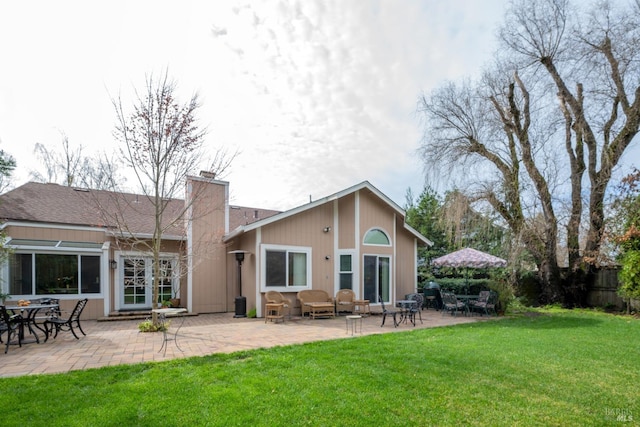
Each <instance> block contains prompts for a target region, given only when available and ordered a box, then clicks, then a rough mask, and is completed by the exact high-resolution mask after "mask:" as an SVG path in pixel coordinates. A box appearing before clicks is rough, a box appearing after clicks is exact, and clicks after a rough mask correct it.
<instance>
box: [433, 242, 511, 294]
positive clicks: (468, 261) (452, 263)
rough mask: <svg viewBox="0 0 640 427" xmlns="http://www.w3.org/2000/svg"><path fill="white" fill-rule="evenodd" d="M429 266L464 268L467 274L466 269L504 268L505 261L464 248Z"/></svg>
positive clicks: (467, 280) (438, 259)
mask: <svg viewBox="0 0 640 427" xmlns="http://www.w3.org/2000/svg"><path fill="white" fill-rule="evenodd" d="M431 264H432V265H434V266H436V267H465V272H467V273H468V271H467V270H466V269H469V268H488V267H489V268H495V267H505V266H506V265H507V261H505V260H504V259H502V258H498V257H497V256H493V255H490V254H488V253H485V252H482V251H479V250H476V249H472V248H464V249H460V250H459V251H455V252H451V253H450V254H447V255H443V256H441V257H439V258H436V259H434V260H432V261H431ZM468 287H469V275H468V274H466V288H468Z"/></svg>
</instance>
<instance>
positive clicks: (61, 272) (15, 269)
mask: <svg viewBox="0 0 640 427" xmlns="http://www.w3.org/2000/svg"><path fill="white" fill-rule="evenodd" d="M9 293H10V294H11V295H14V296H15V295H26V296H28V295H52V294H54V295H68V294H70V295H78V294H97V293H100V256H99V255H81V254H49V253H34V252H32V253H14V254H12V255H11V256H10V261H9Z"/></svg>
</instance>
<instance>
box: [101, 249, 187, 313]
mask: <svg viewBox="0 0 640 427" xmlns="http://www.w3.org/2000/svg"><path fill="white" fill-rule="evenodd" d="M125 258H140V259H144V260H145V282H146V283H145V288H147V289H148V290H149V295H148V299H149V301H148V302H147V303H145V305H144V306H145V307H152V308H155V307H154V304H153V302H152V301H151V298H152V296H151V291H150V290H151V289H152V287H153V254H151V253H150V252H139V251H116V253H115V259H116V261H117V265H118V272H117V276H116V283H115V285H114V296H115V301H116V303H115V306H116V310H121V309H123V308H125V307H126V308H128V306H127V305H125V304H124V295H123V291H124V288H123V284H124V259H125ZM160 260H163V261H171V265H172V272H173V276H172V278H171V286H172V288H173V289H177V291H176V294H175V297H176V298H179V297H180V278H181V277H182V276H181V271H180V269H181V265H180V255H179V254H177V253H175V252H161V253H160Z"/></svg>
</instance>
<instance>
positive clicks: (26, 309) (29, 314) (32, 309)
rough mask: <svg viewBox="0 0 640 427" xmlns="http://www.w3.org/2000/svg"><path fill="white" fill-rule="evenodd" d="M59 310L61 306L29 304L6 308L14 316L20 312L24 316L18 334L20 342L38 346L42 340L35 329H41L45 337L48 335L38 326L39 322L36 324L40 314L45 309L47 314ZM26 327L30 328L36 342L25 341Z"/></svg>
mask: <svg viewBox="0 0 640 427" xmlns="http://www.w3.org/2000/svg"><path fill="white" fill-rule="evenodd" d="M58 308H60V304H29V305H8V306H6V309H7V310H11V311H12V312H13V313H14V314H18V312H20V314H21V315H22V321H21V322H20V329H19V331H18V333H19V334H20V341H22V343H23V344H24V343H29V342H36V343H38V344H39V343H40V339H39V338H38V333H37V332H36V331H35V329H39V330H40V332H42V333H43V334H44V335H45V336H46V334H47V332H46V331H45V330H44V329H43V328H42V326H40V325H38V322H36V320H37V315H38V312H39V311H40V310H44V309H46V310H47V312H49V311H51V310H52V309H58ZM25 326H26V327H27V328H28V330H29V333H30V334H31V335H33V337H34V341H24V327H25Z"/></svg>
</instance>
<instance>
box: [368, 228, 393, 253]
mask: <svg viewBox="0 0 640 427" xmlns="http://www.w3.org/2000/svg"><path fill="white" fill-rule="evenodd" d="M372 231H379V232H381V233H382V234H384V235H385V236H386V238H387V240H388V241H389V244H388V245H385V244H380V243H367V235H368V234H369V233H371V232H372ZM362 244H363V245H367V246H380V247H384V248H389V247H391V246H393V241H392V240H391V235H390V234H389V233H388V232H387V230H385V229H383V228H382V227H371V228H370V229H368V230H367V232H366V233H364V236H363V237H362Z"/></svg>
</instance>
